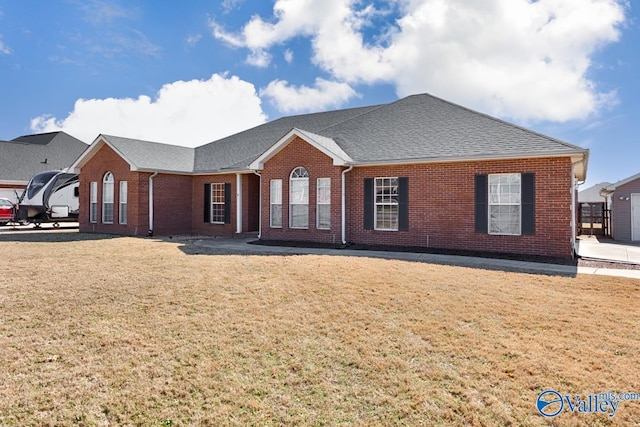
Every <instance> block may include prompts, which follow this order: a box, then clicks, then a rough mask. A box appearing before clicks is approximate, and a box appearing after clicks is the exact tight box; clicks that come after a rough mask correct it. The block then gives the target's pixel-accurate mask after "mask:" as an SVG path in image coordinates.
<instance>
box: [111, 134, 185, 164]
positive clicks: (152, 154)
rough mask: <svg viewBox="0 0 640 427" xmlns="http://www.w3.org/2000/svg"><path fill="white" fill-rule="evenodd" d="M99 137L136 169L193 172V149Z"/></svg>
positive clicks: (114, 137) (127, 139)
mask: <svg viewBox="0 0 640 427" xmlns="http://www.w3.org/2000/svg"><path fill="white" fill-rule="evenodd" d="M101 136H102V138H104V139H105V140H107V141H108V142H109V144H111V146H112V147H113V148H114V149H115V150H116V151H117V152H118V153H119V154H120V155H121V156H122V157H123V158H124V159H126V160H127V161H128V162H130V163H131V164H132V165H133V166H135V167H136V168H137V169H143V170H154V169H157V170H161V171H165V172H187V173H190V172H192V171H193V157H194V152H195V150H194V149H193V148H189V147H180V146H177V145H169V144H161V143H159V142H150V141H141V140H139V139H130V138H122V137H119V136H111V135H101Z"/></svg>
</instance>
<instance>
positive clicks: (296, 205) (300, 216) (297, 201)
mask: <svg viewBox="0 0 640 427" xmlns="http://www.w3.org/2000/svg"><path fill="white" fill-rule="evenodd" d="M289 226H290V227H291V228H309V172H307V170H306V169H305V168H303V167H297V168H295V169H294V170H293V171H292V172H291V176H290V178H289Z"/></svg>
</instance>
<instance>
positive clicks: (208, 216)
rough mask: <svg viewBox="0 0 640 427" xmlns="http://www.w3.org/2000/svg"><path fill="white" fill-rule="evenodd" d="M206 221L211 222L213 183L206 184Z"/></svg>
mask: <svg viewBox="0 0 640 427" xmlns="http://www.w3.org/2000/svg"><path fill="white" fill-rule="evenodd" d="M204 222H211V184H205V185H204Z"/></svg>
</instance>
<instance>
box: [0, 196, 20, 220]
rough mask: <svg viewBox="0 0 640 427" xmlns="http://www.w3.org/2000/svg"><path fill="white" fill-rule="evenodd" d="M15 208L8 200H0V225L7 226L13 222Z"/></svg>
mask: <svg viewBox="0 0 640 427" xmlns="http://www.w3.org/2000/svg"><path fill="white" fill-rule="evenodd" d="M15 209H16V206H15V205H14V204H13V202H11V200H9V199H4V198H0V225H7V224H8V223H9V222H10V221H13V214H14V212H15Z"/></svg>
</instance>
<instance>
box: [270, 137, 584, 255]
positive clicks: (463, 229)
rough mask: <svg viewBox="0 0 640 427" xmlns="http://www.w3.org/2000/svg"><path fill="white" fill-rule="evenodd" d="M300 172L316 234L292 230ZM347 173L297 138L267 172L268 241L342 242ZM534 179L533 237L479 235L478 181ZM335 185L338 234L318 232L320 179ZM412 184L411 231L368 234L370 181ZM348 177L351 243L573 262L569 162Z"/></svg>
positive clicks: (383, 169)
mask: <svg viewBox="0 0 640 427" xmlns="http://www.w3.org/2000/svg"><path fill="white" fill-rule="evenodd" d="M297 166H303V167H305V168H306V169H307V170H308V172H309V229H308V230H299V229H291V228H290V227H289V226H288V225H289V224H288V223H289V221H288V218H289V206H288V203H289V176H290V173H291V171H292V170H293V169H294V168H296V167H297ZM342 170H344V168H341V167H335V166H333V164H332V160H331V159H330V158H329V157H327V156H326V155H324V154H323V153H322V152H320V151H319V150H317V149H315V148H314V147H312V146H310V145H309V144H307V143H305V142H304V141H302V140H300V139H296V140H294V141H293V142H291V143H290V144H289V145H287V146H286V147H285V148H283V149H282V150H281V151H280V152H279V153H277V154H276V155H275V156H273V157H272V158H271V159H270V160H269V161H268V162H266V164H265V169H264V171H262V177H263V180H262V194H263V198H262V234H261V236H262V238H263V239H265V240H294V241H310V242H322V243H338V242H339V241H340V237H341V235H340V233H341V230H340V227H341V211H340V209H341V206H340V203H341V200H340V180H341V176H340V175H341V171H342ZM527 172H533V173H535V212H536V219H535V226H536V232H535V234H534V235H527V236H524V235H523V236H498V235H489V234H483V233H476V232H475V227H474V218H475V217H474V206H475V200H474V195H475V193H474V177H475V175H476V174H494V173H527ZM322 177H329V178H331V179H332V181H331V214H332V218H331V230H317V229H316V227H315V220H316V215H315V209H316V207H315V203H316V193H315V191H316V179H317V178H322ZM376 177H408V178H409V229H408V231H377V230H365V229H364V223H363V218H364V202H363V200H364V199H363V198H364V194H363V192H364V185H363V182H364V179H365V178H376ZM346 178H347V182H346V184H347V200H346V202H347V212H346V220H347V241H348V242H351V243H358V244H368V245H401V246H412V247H430V248H439V249H453V250H473V251H490V252H506V253H519V254H532V255H544V256H558V257H571V256H572V253H573V248H572V246H571V237H572V232H571V162H570V159H569V158H541V159H522V160H501V161H479V162H450V163H430V164H414V165H399V166H377V167H356V168H354V169H353V170H352V171H350V172H348V173H347V175H346ZM271 179H282V193H283V194H282V214H283V220H282V228H281V229H278V228H270V227H269V185H270V180H271Z"/></svg>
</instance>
